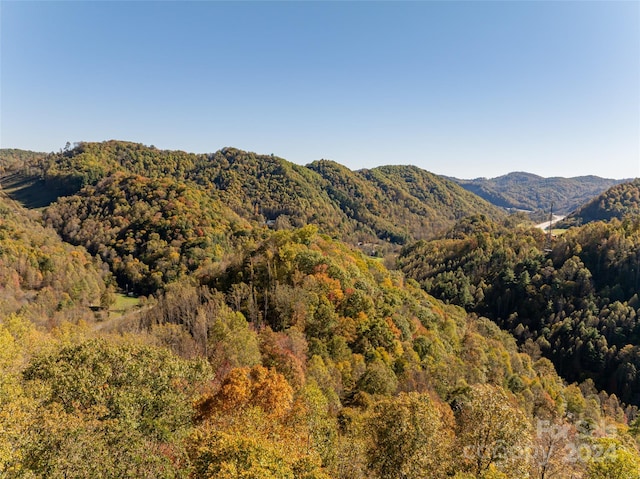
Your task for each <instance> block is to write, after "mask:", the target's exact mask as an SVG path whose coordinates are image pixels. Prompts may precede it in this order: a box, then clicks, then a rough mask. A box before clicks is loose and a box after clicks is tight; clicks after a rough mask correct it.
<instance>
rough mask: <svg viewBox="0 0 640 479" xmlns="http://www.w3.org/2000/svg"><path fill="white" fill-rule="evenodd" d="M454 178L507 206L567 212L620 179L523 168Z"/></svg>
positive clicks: (471, 189)
mask: <svg viewBox="0 0 640 479" xmlns="http://www.w3.org/2000/svg"><path fill="white" fill-rule="evenodd" d="M452 179H453V180H454V181H456V182H457V183H459V184H460V185H461V186H462V187H463V188H465V189H467V190H469V191H471V192H473V193H475V194H477V195H478V196H480V197H481V198H484V199H485V200H487V201H489V202H490V203H492V204H494V205H497V206H501V207H503V208H514V209H522V210H529V211H536V210H542V211H549V208H550V207H551V205H552V204H553V208H554V211H556V212H557V213H559V214H564V215H566V214H568V213H570V212H572V211H573V210H575V209H576V208H578V207H580V206H582V205H583V204H584V203H586V202H587V201H589V200H590V199H591V198H593V197H594V196H597V195H599V194H600V193H602V192H603V191H605V190H607V189H608V188H610V187H612V186H614V185H615V184H617V183H620V180H611V179H607V178H600V177H597V176H579V177H575V178H543V177H541V176H537V175H532V174H531V173H523V172H516V173H509V174H508V175H504V176H499V177H497V178H491V179H487V178H476V179H473V180H461V179H457V178H452Z"/></svg>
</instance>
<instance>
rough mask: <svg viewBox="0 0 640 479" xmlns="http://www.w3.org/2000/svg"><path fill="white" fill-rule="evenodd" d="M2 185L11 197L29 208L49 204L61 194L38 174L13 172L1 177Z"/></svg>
mask: <svg viewBox="0 0 640 479" xmlns="http://www.w3.org/2000/svg"><path fill="white" fill-rule="evenodd" d="M0 187H1V188H2V191H3V192H4V193H6V194H7V196H8V197H9V198H11V199H12V200H14V201H16V202H18V203H20V204H21V205H22V206H24V207H25V208H28V209H38V208H44V207H46V206H49V205H50V204H51V203H53V202H54V201H56V200H57V199H58V197H59V196H60V192H59V191H58V190H57V189H54V188H51V187H48V186H46V185H45V182H44V181H43V180H41V179H40V178H38V177H37V176H27V175H24V174H23V173H12V174H9V175H7V176H5V177H3V178H0Z"/></svg>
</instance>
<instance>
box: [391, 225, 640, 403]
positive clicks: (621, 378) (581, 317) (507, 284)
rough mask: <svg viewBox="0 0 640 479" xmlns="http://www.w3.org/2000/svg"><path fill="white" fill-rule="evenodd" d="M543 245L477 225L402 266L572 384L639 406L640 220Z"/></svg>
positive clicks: (536, 234)
mask: <svg viewBox="0 0 640 479" xmlns="http://www.w3.org/2000/svg"><path fill="white" fill-rule="evenodd" d="M544 241H545V240H544V237H543V235H542V233H541V232H540V231H536V230H535V229H530V230H527V229H522V228H519V229H515V230H514V229H513V228H506V227H504V226H501V225H499V224H496V223H494V222H492V221H488V220H487V219H486V218H480V217H476V218H472V219H465V220H462V222H460V223H459V224H458V225H457V226H456V227H455V228H453V229H452V230H451V231H450V232H449V233H448V234H447V235H446V236H445V237H443V238H442V239H439V240H434V241H430V242H424V241H422V242H418V243H416V244H415V245H412V246H411V247H409V248H406V249H405V250H404V251H403V252H402V254H401V257H400V265H401V267H402V270H403V271H404V272H405V273H406V274H407V275H408V276H409V277H411V278H414V279H416V280H417V281H419V282H420V284H421V285H422V286H423V287H424V288H425V290H426V291H427V292H429V293H430V294H433V295H434V296H436V297H438V298H441V299H443V300H445V301H448V302H451V303H454V304H459V305H461V306H464V307H465V308H467V310H469V311H475V312H477V313H478V314H482V315H485V316H487V317H489V318H491V319H493V320H494V321H496V322H497V323H498V324H499V325H500V326H502V327H504V328H505V329H507V330H509V331H510V332H512V333H513V334H514V335H515V337H516V338H517V339H518V340H519V341H520V343H521V344H523V345H524V346H525V347H526V348H527V350H532V349H534V350H541V351H542V353H543V354H545V355H546V356H548V357H549V358H551V359H552V360H553V361H554V363H555V365H556V367H557V369H558V371H559V372H560V374H561V375H562V376H563V377H565V378H566V379H567V380H569V381H582V380H585V379H587V378H589V379H592V380H593V381H594V382H595V384H596V386H598V387H599V388H602V389H606V390H607V391H609V392H612V393H615V394H616V395H618V397H620V398H622V399H623V400H624V401H625V402H630V403H633V404H640V375H639V374H638V372H637V371H638V370H640V368H639V366H640V325H639V322H638V317H639V315H640V301H639V300H638V292H639V291H640V260H639V258H640V220H639V219H638V217H637V216H636V217H635V218H634V219H627V220H625V221H624V222H620V221H619V220H615V219H614V220H613V221H611V222H609V223H604V222H595V223H590V224H588V225H585V226H583V227H580V228H573V229H570V230H569V231H567V232H566V233H565V234H564V235H562V236H561V237H559V238H557V239H556V240H555V242H554V244H553V247H552V250H551V251H550V253H549V254H546V253H545V252H544Z"/></svg>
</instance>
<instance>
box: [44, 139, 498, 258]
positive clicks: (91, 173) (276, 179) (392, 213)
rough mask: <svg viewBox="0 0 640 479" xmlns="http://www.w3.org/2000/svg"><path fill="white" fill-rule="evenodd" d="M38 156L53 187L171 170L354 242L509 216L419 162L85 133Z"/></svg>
mask: <svg viewBox="0 0 640 479" xmlns="http://www.w3.org/2000/svg"><path fill="white" fill-rule="evenodd" d="M36 165H37V167H38V168H39V170H40V171H39V173H38V174H39V176H40V177H42V178H44V180H45V181H46V182H47V187H48V188H50V189H52V190H56V191H59V192H60V193H61V194H63V195H70V194H74V193H77V192H79V191H80V189H81V188H83V187H85V186H94V185H96V184H97V183H98V181H100V180H101V179H104V178H106V177H108V176H110V175H112V174H114V173H115V172H124V173H127V174H135V175H143V176H146V177H149V178H165V177H171V178H173V179H174V180H176V181H180V182H185V183H187V184H189V185H191V186H195V187H198V188H200V189H202V190H203V191H205V192H206V193H207V194H208V195H209V196H211V197H212V198H214V199H217V200H220V201H222V202H223V203H225V204H226V205H228V206H229V207H230V208H232V209H233V210H234V211H235V212H236V213H237V214H239V215H241V216H243V217H245V218H249V219H252V220H256V221H262V222H269V223H271V222H275V221H278V219H279V220H280V222H281V223H283V224H290V225H291V226H295V227H302V226H304V225H306V224H315V225H317V226H319V227H320V228H321V230H322V231H323V232H324V233H327V234H331V235H332V236H334V237H339V238H342V239H345V240H348V241H350V242H358V241H359V242H362V243H365V242H369V243H371V242H375V243H379V244H381V245H388V246H389V247H393V245H398V244H404V243H406V242H407V241H410V240H413V239H420V238H428V237H431V236H433V235H434V234H435V233H437V232H441V231H444V230H445V229H446V228H447V227H450V226H451V225H453V223H455V221H456V220H457V219H459V218H462V217H463V216H466V215H469V214H474V213H476V214H486V215H488V216H490V217H492V218H496V219H497V218H501V217H502V216H504V213H503V212H502V210H500V209H499V208H497V207H495V206H492V205H491V204H489V203H487V202H486V201H484V200H482V199H480V198H478V197H477V196H475V195H472V194H470V193H469V192H467V191H465V190H464V189H462V188H460V187H459V186H458V185H456V184H455V183H454V182H452V181H449V180H447V179H445V178H442V177H438V176H436V175H432V174H430V173H427V172H425V171H422V170H419V169H417V168H414V167H391V168H375V169H373V170H370V171H362V172H352V171H350V170H348V169H347V168H345V167H342V166H340V165H337V164H335V163H332V162H327V161H320V162H316V163H312V164H311V165H309V166H308V167H304V166H299V165H296V164H294V163H291V162H288V161H286V160H284V159H282V158H278V157H276V156H273V155H257V154H255V153H250V152H245V151H242V150H238V149H235V148H224V149H222V150H220V151H218V152H216V153H213V154H208V155H204V154H201V155H196V154H190V153H185V152H181V151H166V150H157V149H155V148H153V147H147V146H144V145H140V144H136V143H128V142H119V141H108V142H104V143H80V144H77V145H76V146H74V147H73V148H71V147H68V148H67V149H65V150H63V151H61V152H59V153H55V154H51V155H49V156H47V157H46V158H44V159H42V160H41V161H40V162H37V163H36ZM390 218H394V220H393V221H391V220H390Z"/></svg>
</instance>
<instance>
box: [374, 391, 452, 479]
mask: <svg viewBox="0 0 640 479" xmlns="http://www.w3.org/2000/svg"><path fill="white" fill-rule="evenodd" d="M452 422H453V417H452V414H451V410H450V409H449V408H448V406H445V405H440V404H437V403H436V402H435V401H434V400H432V399H431V397H430V396H429V395H428V394H418V393H408V394H405V393H403V394H401V395H400V396H399V397H397V398H394V399H385V400H383V401H381V402H379V403H378V404H377V405H376V406H375V410H374V413H373V416H372V418H371V420H370V427H371V435H372V442H371V446H370V448H369V451H368V452H367V455H368V458H369V466H370V468H371V469H372V470H373V471H375V473H376V474H377V475H378V477H380V478H382V479H396V478H406V479H423V478H424V479H426V478H433V479H435V478H441V477H445V476H446V473H447V470H448V469H449V467H450V465H451V460H450V458H451V446H452V444H453V429H452V427H451V426H452Z"/></svg>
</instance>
